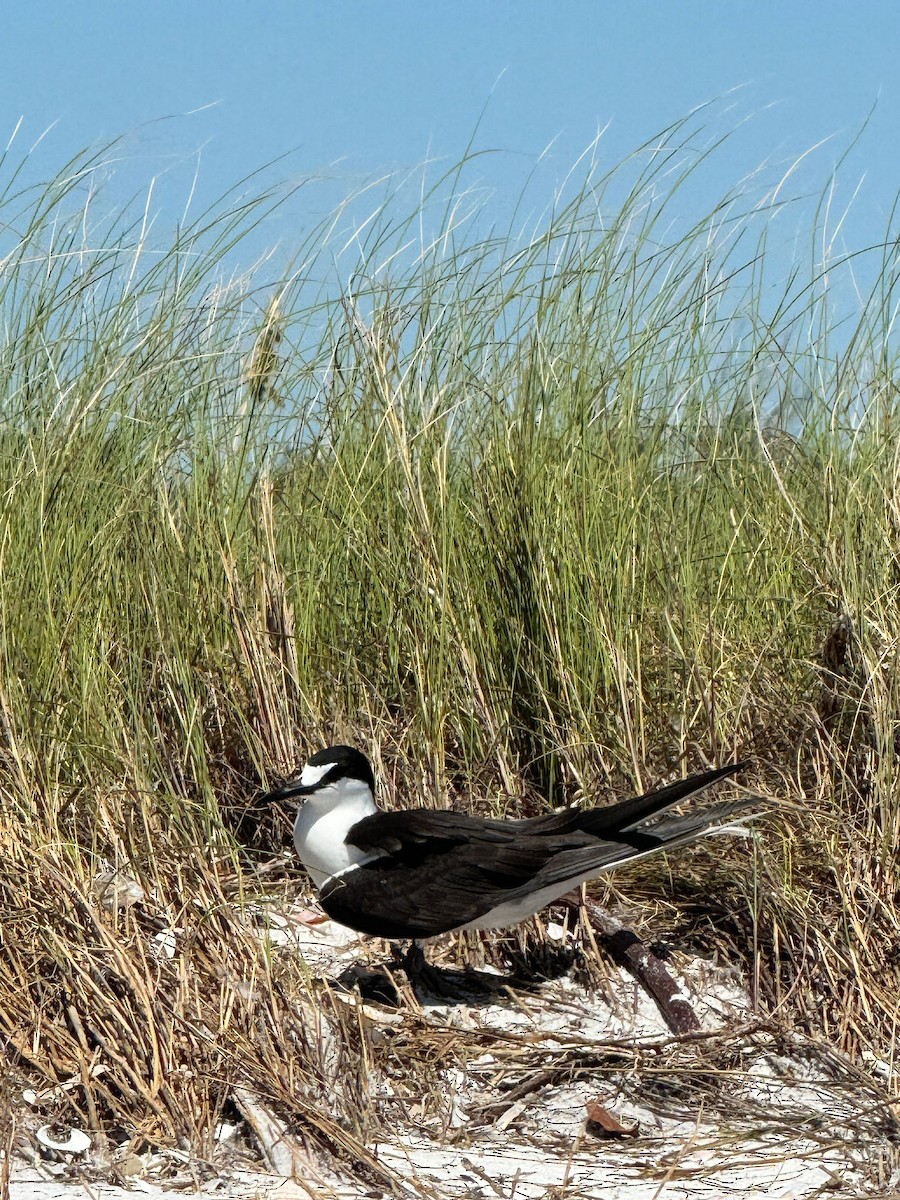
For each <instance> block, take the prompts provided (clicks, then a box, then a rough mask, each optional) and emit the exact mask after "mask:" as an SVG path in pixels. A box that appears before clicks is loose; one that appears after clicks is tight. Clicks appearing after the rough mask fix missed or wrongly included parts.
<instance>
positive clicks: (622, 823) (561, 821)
mask: <svg viewBox="0 0 900 1200" xmlns="http://www.w3.org/2000/svg"><path fill="white" fill-rule="evenodd" d="M746 766H747V763H745V762H741V763H731V764H729V765H728V766H727V767H717V768H716V769H715V770H712V771H701V772H700V774H698V775H688V776H687V778H686V779H676V781H675V782H674V783H669V784H666V786H665V787H661V788H657V789H656V790H655V791H653V792H646V793H645V794H644V795H643V796H633V797H632V798H631V799H629V800H622V801H620V802H619V803H618V804H606V805H604V806H603V807H602V808H564V809H561V810H560V811H559V812H554V813H548V814H547V815H546V816H542V817H531V818H529V819H527V820H524V821H516V822H515V824H516V825H517V826H518V827H519V828H521V829H527V830H528V832H529V833H550V834H555V833H564V832H573V831H576V830H578V831H582V832H585V833H590V834H593V836H594V837H617V836H618V835H619V834H622V833H630V832H632V831H633V830H637V829H640V828H641V827H642V826H644V825H645V824H646V822H647V821H650V820H651V819H653V818H655V817H659V816H661V815H662V814H663V813H664V812H667V811H668V809H670V808H674V807H675V805H676V804H680V803H681V802H682V800H687V799H688V798H689V797H690V796H698V795H699V794H700V793H701V792H705V791H706V789H707V788H710V787H712V786H713V784H715V783H718V782H719V780H720V779H727V778H728V776H729V775H734V774H736V772H738V771H740V770H741V769H742V768H744V767H746Z"/></svg>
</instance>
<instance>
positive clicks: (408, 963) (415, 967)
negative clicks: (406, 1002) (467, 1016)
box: [391, 942, 503, 1000]
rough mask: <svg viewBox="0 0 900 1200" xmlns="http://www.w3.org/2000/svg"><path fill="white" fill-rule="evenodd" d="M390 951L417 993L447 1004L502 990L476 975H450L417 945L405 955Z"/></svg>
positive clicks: (495, 981) (396, 949) (490, 979)
mask: <svg viewBox="0 0 900 1200" xmlns="http://www.w3.org/2000/svg"><path fill="white" fill-rule="evenodd" d="M391 949H392V953H393V956H394V961H395V962H396V963H397V966H398V967H399V968H400V969H401V970H402V971H403V973H404V974H405V975H406V978H407V979H408V980H409V984H410V986H411V987H412V989H413V991H414V992H425V993H427V994H428V995H431V996H437V997H441V998H443V999H446V1000H466V999H468V1000H471V999H472V998H473V996H475V997H484V996H487V995H493V994H494V993H496V992H497V991H498V990H501V989H502V984H503V981H502V980H500V979H494V978H493V977H491V976H486V975H480V974H479V973H478V972H473V971H465V972H463V971H447V970H442V969H441V968H440V967H435V966H433V965H432V964H431V963H430V962H429V961H428V959H427V958H426V957H425V951H424V950H423V949H422V947H421V946H420V945H419V944H418V943H417V942H413V943H412V944H411V945H410V947H409V949H408V950H407V951H406V952H405V953H404V952H403V951H401V949H400V947H399V946H393V947H392V948H391Z"/></svg>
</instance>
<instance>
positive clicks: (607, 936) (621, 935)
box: [559, 896, 700, 1033]
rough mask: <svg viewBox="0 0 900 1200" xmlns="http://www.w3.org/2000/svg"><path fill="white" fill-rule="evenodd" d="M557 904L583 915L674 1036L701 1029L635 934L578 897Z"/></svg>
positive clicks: (675, 986) (660, 965) (661, 966)
mask: <svg viewBox="0 0 900 1200" xmlns="http://www.w3.org/2000/svg"><path fill="white" fill-rule="evenodd" d="M559 903H560V904H564V905H565V906H566V908H568V909H569V910H570V911H573V912H583V913H584V914H585V916H586V917H587V919H588V921H589V922H590V926H591V928H592V929H593V930H594V931H595V933H598V934H599V935H600V937H601V938H602V940H603V943H604V945H605V946H606V947H607V949H608V950H609V952H610V953H611V954H612V956H613V958H614V959H615V961H616V962H617V963H619V964H620V965H621V966H623V967H627V969H628V970H629V971H630V972H631V973H632V975H633V976H634V977H635V979H636V980H637V981H638V983H640V984H641V985H642V986H643V987H644V988H645V990H646V991H647V992H648V993H649V994H650V995H651V996H652V997H653V999H654V1000H655V1001H656V1005H657V1007H658V1008H659V1011H660V1012H661V1013H662V1016H663V1020H664V1021H665V1023H666V1024H667V1025H668V1027H669V1029H671V1030H672V1032H673V1033H696V1032H697V1031H698V1030H699V1029H700V1020H699V1018H698V1017H697V1014H696V1013H695V1012H694V1010H693V1008H692V1007H691V1005H690V1002H689V1001H688V999H687V998H686V997H685V995H684V993H683V992H682V991H681V989H680V988H679V986H678V984H677V983H676V982H675V980H674V979H673V978H672V976H671V975H670V974H669V971H668V969H667V968H666V966H665V964H664V963H663V962H662V960H661V959H659V958H657V956H656V955H655V954H654V953H653V951H652V950H651V949H650V947H649V946H647V945H646V944H645V943H644V942H642V941H641V939H640V938H639V937H638V935H637V934H636V933H634V932H633V931H632V930H630V929H627V928H626V927H625V926H624V925H623V924H622V922H621V921H618V920H617V919H616V918H615V917H614V916H612V915H611V914H610V913H608V912H607V911H606V910H605V909H603V908H600V906H599V905H598V904H592V903H591V902H590V901H587V900H585V901H582V899H581V897H580V896H579V897H577V898H576V897H574V896H564V897H563V898H562V900H560V901H559Z"/></svg>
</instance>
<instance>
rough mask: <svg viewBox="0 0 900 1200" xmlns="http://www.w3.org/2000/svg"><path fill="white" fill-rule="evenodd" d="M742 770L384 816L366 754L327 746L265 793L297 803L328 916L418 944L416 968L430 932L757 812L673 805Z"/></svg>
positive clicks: (503, 922) (463, 924) (554, 890)
mask: <svg viewBox="0 0 900 1200" xmlns="http://www.w3.org/2000/svg"><path fill="white" fill-rule="evenodd" d="M745 765H746V764H745V763H732V764H731V765H729V766H727V767H720V768H718V769H717V770H713V771H704V772H703V773H702V774H700V775H691V776H689V777H688V778H687V779H679V780H678V781H677V782H675V783H670V784H668V785H667V786H666V787H662V788H659V789H658V790H657V791H655V792H648V793H647V794H646V795H644V796H636V797H634V798H633V799H631V800H623V801H622V802H621V803H619V804H611V805H608V806H606V807H603V808H583V809H582V808H564V809H561V810H559V811H557V812H552V813H548V814H546V815H545V816H540V817H529V818H526V819H524V820H510V821H500V820H490V819H484V818H479V817H472V816H467V815H466V814H464V813H457V812H450V811H446V810H445V811H434V810H430V809H404V810H402V811H396V812H384V811H382V810H380V809H379V808H377V807H376V805H375V778H374V776H373V774H372V768H371V766H370V765H369V760H368V759H367V758H366V757H365V755H364V754H361V753H360V752H359V751H358V750H355V749H353V747H351V746H330V747H329V748H328V749H327V750H320V751H319V752H318V753H317V754H314V755H313V756H312V758H311V759H310V760H309V762H308V763H307V764H306V766H305V767H304V768H303V770H302V771H301V772H300V774H299V775H298V776H297V777H296V778H292V779H289V780H287V781H286V782H285V783H284V784H283V785H282V786H281V787H279V788H277V789H276V790H275V791H273V792H270V793H269V795H268V796H267V797H266V798H267V799H270V800H287V799H296V800H299V801H301V802H302V803H301V806H300V808H299V811H298V813H297V819H296V823H295V825H294V845H295V846H296V849H297V853H298V855H299V856H300V859H301V861H302V863H303V865H304V867H306V869H307V871H308V872H309V874H310V875H311V876H312V880H313V883H314V884H315V885H316V888H317V890H318V894H319V903H320V904H321V906H322V908H323V909H324V910H325V912H326V913H327V914H328V916H329V917H331V918H332V919H333V920H335V921H337V922H338V923H339V924H341V925H346V926H349V928H350V929H355V930H357V931H358V932H360V933H367V934H372V935H374V936H376V937H384V938H390V939H391V940H395V941H403V940H407V939H409V940H411V941H412V943H413V949H412V950H411V952H410V958H409V960H408V964H407V965H408V966H413V967H414V966H415V965H416V962H422V961H423V959H422V954H421V948H420V945H419V943H421V942H422V941H423V940H425V939H427V938H431V937H435V936H437V935H438V934H441V933H450V932H453V931H457V930H461V929H498V928H501V927H504V926H507V925H515V924H516V923H517V922H519V921H523V920H525V919H526V917H530V916H533V915H534V914H535V913H537V912H539V911H540V910H541V909H542V908H544V907H545V906H546V905H548V904H550V903H551V902H552V901H554V900H557V899H559V898H560V897H561V896H564V895H565V894H566V893H567V892H570V891H571V890H572V889H573V888H575V887H577V886H578V885H579V884H581V883H584V882H585V881H587V880H588V879H593V878H594V876H596V875H599V874H601V873H602V872H603V871H608V870H610V869H611V868H612V867H616V866H618V865H619V864H620V863H625V862H631V861H632V860H634V859H638V858H644V857H645V856H646V855H648V854H654V853H656V852H657V851H659V850H671V849H673V848H674V847H676V846H685V845H688V844H689V843H690V842H694V841H696V840H697V839H698V838H700V837H703V835H704V834H707V833H711V832H714V831H716V830H718V829H719V828H720V827H721V826H722V824H723V822H726V821H728V820H729V819H730V818H732V817H733V816H735V815H736V814H738V813H741V812H745V811H746V810H747V809H748V808H750V807H751V806H756V807H758V806H759V798H758V797H748V798H743V799H737V800H726V801H724V802H722V803H719V804H715V805H711V806H707V807H706V808H703V809H693V810H692V811H689V812H687V813H683V814H681V815H674V814H672V813H671V812H670V810H671V809H672V808H673V807H674V806H675V805H676V804H679V803H680V802H681V801H682V800H685V799H687V798H688V797H689V796H694V795H697V794H698V793H699V792H702V791H705V790H706V788H708V787H710V786H711V785H712V784H714V783H717V782H718V781H719V780H720V779H725V778H727V777H728V776H729V775H733V774H735V772H737V771H739V770H740V769H741V767H743V766H745Z"/></svg>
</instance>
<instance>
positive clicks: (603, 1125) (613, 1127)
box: [584, 1100, 638, 1138]
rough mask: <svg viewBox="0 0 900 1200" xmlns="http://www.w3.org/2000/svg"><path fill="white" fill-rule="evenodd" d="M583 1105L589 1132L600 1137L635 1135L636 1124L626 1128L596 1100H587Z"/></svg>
mask: <svg viewBox="0 0 900 1200" xmlns="http://www.w3.org/2000/svg"><path fill="white" fill-rule="evenodd" d="M584 1107H585V1108H586V1109H587V1123H588V1128H589V1129H590V1130H591V1133H596V1134H598V1135H599V1136H600V1137H615V1138H619V1137H636V1136H637V1131H638V1127H637V1125H632V1126H631V1128H630V1129H626V1128H625V1126H624V1125H622V1124H621V1122H620V1121H619V1119H618V1118H617V1117H614V1116H613V1114H612V1113H611V1112H610V1111H609V1110H608V1109H606V1108H604V1107H603V1105H602V1104H600V1103H599V1102H598V1101H597V1100H589V1101H588V1102H587V1104H586V1105H585V1106H584ZM591 1126H593V1128H591Z"/></svg>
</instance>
